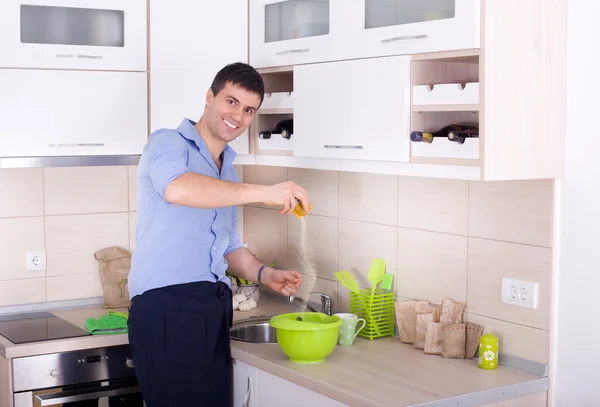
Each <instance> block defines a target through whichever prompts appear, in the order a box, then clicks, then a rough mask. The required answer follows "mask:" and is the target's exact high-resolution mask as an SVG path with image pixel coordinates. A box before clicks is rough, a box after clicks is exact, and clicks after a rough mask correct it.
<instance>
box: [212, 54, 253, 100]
mask: <svg viewBox="0 0 600 407" xmlns="http://www.w3.org/2000/svg"><path fill="white" fill-rule="evenodd" d="M227 82H231V83H232V84H233V85H237V86H240V87H241V88H243V89H246V90H247V91H249V92H252V93H256V94H257V95H259V96H260V103H261V104H262V101H263V98H264V97H265V84H264V83H263V79H262V76H260V74H259V73H258V72H257V71H256V69H254V68H253V67H251V66H250V65H248V64H245V63H243V62H235V63H233V64H229V65H226V66H225V67H223V68H222V69H221V70H220V71H219V72H217V75H215V79H213V83H212V85H210V89H211V90H212V92H213V94H214V95H215V96H216V95H217V94H218V93H219V92H220V91H221V90H223V88H224V87H225V84H227Z"/></svg>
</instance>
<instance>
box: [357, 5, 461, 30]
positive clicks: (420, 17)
mask: <svg viewBox="0 0 600 407" xmlns="http://www.w3.org/2000/svg"><path fill="white" fill-rule="evenodd" d="M454 2H455V0H365V28H367V29H368V28H378V27H388V26H393V25H402V24H411V23H421V22H424V21H434V20H442V19H445V18H453V17H454V13H455V11H456V6H455V4H454Z"/></svg>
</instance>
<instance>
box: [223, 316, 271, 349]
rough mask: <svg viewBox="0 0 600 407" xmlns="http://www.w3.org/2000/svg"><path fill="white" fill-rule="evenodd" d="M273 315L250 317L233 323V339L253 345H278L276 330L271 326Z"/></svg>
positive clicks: (231, 335) (230, 334)
mask: <svg viewBox="0 0 600 407" xmlns="http://www.w3.org/2000/svg"><path fill="white" fill-rule="evenodd" d="M271 317H272V315H265V316H257V317H250V318H248V319H243V320H240V321H236V322H234V323H233V326H232V327H231V330H230V331H229V336H230V337H231V339H234V340H236V341H242V342H252V343H277V336H276V334H275V328H273V327H271V326H270V325H269V321H270V320H271Z"/></svg>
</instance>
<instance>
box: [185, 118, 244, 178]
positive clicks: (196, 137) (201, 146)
mask: <svg viewBox="0 0 600 407" xmlns="http://www.w3.org/2000/svg"><path fill="white" fill-rule="evenodd" d="M195 125H196V122H194V121H193V120H190V119H183V121H182V122H181V124H180V125H179V127H177V132H178V133H179V134H181V135H182V136H183V137H184V138H186V139H188V140H190V141H192V142H194V144H196V147H198V151H200V154H202V157H204V159H205V160H206V161H207V162H208V163H209V164H210V165H211V167H213V169H214V170H215V171H216V172H217V174H218V173H219V170H218V168H217V165H216V164H215V160H213V158H212V155H211V154H210V151H208V147H207V146H206V143H205V142H204V140H203V139H202V137H200V134H199V133H198V131H197V130H196V128H195V127H194V126H195ZM222 155H223V165H222V167H221V173H222V172H223V171H224V170H225V169H226V168H229V167H230V166H232V165H233V161H234V160H235V157H236V156H237V154H236V152H235V150H234V149H233V148H231V147H229V144H227V145H225V149H224V150H223V153H222Z"/></svg>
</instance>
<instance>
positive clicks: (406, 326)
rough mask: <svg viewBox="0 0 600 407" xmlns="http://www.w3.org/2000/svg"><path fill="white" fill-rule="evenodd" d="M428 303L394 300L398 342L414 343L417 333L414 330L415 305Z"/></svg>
mask: <svg viewBox="0 0 600 407" xmlns="http://www.w3.org/2000/svg"><path fill="white" fill-rule="evenodd" d="M417 304H418V305H425V304H429V302H427V301H401V302H396V304H395V308H396V323H397V325H398V333H399V336H400V342H404V343H411V344H412V343H414V342H415V337H416V334H417V331H416V326H415V324H416V313H415V306H416V305H417Z"/></svg>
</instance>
